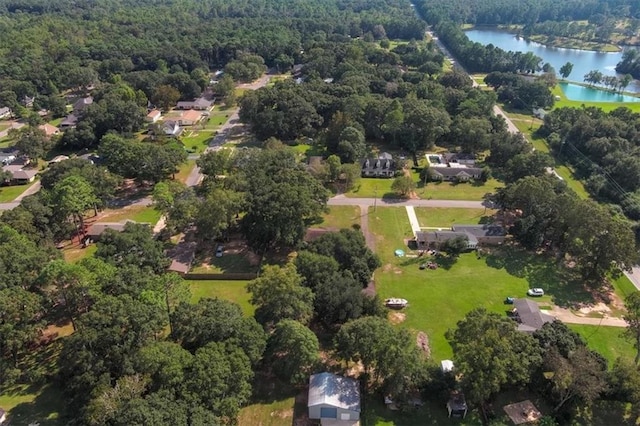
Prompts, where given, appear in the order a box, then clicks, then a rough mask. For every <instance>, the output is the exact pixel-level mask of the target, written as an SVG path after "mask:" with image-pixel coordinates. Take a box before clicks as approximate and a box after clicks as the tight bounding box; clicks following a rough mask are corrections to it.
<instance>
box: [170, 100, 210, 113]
mask: <svg viewBox="0 0 640 426" xmlns="http://www.w3.org/2000/svg"><path fill="white" fill-rule="evenodd" d="M211 108H213V102H212V101H209V100H207V99H206V98H203V97H200V98H198V99H194V100H193V101H179V102H178V103H177V105H176V109H185V110H189V109H195V110H196V111H210V110H211Z"/></svg>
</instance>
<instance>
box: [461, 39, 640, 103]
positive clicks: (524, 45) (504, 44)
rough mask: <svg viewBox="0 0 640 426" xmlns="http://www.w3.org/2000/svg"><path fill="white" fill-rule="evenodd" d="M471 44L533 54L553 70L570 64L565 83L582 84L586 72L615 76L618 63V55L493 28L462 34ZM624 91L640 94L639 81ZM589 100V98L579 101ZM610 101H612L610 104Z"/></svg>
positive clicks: (619, 56) (619, 58) (619, 59)
mask: <svg viewBox="0 0 640 426" xmlns="http://www.w3.org/2000/svg"><path fill="white" fill-rule="evenodd" d="M466 34H467V37H469V39H470V40H471V41H475V42H477V43H481V44H484V45H487V44H493V45H494V46H496V47H499V48H501V49H503V50H512V51H514V52H533V53H534V54H535V55H536V56H539V57H541V58H542V61H543V63H544V62H548V63H550V64H551V65H552V66H553V68H555V70H556V71H559V70H560V67H562V66H563V65H564V64H566V63H567V62H571V63H572V64H573V71H572V72H571V74H570V75H569V78H568V80H573V81H580V82H581V81H583V79H584V75H585V74H587V73H588V72H589V71H593V70H598V71H600V72H601V73H602V74H603V75H616V70H615V67H616V64H617V63H618V62H620V61H621V60H622V52H613V53H605V52H593V51H590V50H578V49H562V48H559V47H549V46H545V45H543V44H540V43H536V42H533V41H527V40H525V39H523V38H518V37H516V36H515V34H513V33H509V32H506V31H501V30H497V29H474V30H470V31H466ZM625 90H627V91H629V92H640V81H638V80H634V81H633V82H632V83H631V84H630V85H629V86H628V87H627V88H626V89H625ZM580 100H585V101H586V100H589V99H580ZM612 102H613V101H612Z"/></svg>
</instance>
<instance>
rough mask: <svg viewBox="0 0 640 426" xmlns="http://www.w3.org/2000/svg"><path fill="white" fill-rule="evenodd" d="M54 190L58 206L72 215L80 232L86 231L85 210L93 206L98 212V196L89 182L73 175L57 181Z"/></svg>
mask: <svg viewBox="0 0 640 426" xmlns="http://www.w3.org/2000/svg"><path fill="white" fill-rule="evenodd" d="M52 192H53V200H54V204H55V206H56V208H58V209H59V210H60V211H61V212H64V214H66V215H68V216H71V217H72V218H73V222H74V223H76V224H77V225H76V226H77V229H78V231H79V233H80V232H81V233H84V214H85V212H86V211H87V210H88V209H90V208H92V207H93V209H94V210H96V214H97V203H98V197H96V195H95V193H94V192H93V188H92V187H91V185H90V184H89V182H87V181H86V180H85V179H84V178H82V177H80V176H75V175H71V176H68V177H66V178H64V179H62V180H61V181H60V182H58V183H56V184H55V186H54V187H53V190H52Z"/></svg>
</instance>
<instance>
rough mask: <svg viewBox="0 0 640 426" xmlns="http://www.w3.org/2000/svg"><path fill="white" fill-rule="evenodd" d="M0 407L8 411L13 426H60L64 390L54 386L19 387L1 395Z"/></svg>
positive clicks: (5, 391)
mask: <svg viewBox="0 0 640 426" xmlns="http://www.w3.org/2000/svg"><path fill="white" fill-rule="evenodd" d="M0 407H2V409H4V410H5V411H7V413H8V417H9V419H10V421H11V424H12V425H14V426H17V425H24V426H26V425H28V424H32V423H34V422H37V423H38V424H40V426H58V425H61V422H59V421H58V413H59V410H60V409H61V408H62V407H64V400H63V399H62V389H59V388H57V387H55V386H54V385H45V386H42V387H36V386H26V385H18V386H14V387H12V388H10V389H7V390H4V391H3V392H2V394H0Z"/></svg>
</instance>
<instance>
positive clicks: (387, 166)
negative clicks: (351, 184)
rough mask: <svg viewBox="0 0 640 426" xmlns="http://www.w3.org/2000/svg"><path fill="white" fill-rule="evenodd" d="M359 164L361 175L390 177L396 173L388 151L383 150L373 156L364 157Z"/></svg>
mask: <svg viewBox="0 0 640 426" xmlns="http://www.w3.org/2000/svg"><path fill="white" fill-rule="evenodd" d="M360 164H361V167H362V171H361V174H362V177H384V178H392V177H394V176H395V175H396V164H395V162H394V161H393V157H392V156H391V154H389V153H388V152H383V153H381V154H380V155H378V157H375V158H365V159H363V160H362V161H361V162H360Z"/></svg>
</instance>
